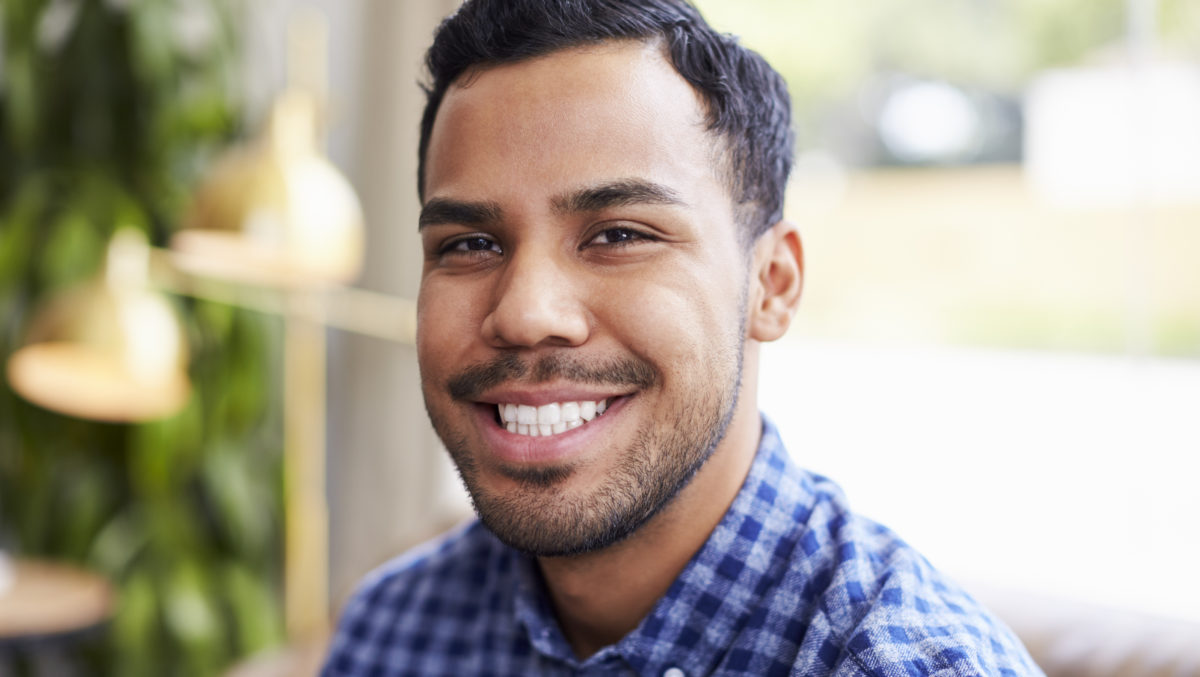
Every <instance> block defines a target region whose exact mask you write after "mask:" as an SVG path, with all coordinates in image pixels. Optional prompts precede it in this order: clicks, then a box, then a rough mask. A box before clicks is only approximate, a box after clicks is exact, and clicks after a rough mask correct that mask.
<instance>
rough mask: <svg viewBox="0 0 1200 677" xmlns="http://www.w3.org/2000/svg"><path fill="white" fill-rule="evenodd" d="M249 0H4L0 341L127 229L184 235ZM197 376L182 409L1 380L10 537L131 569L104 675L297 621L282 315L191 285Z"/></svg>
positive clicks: (177, 663) (109, 634)
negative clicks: (86, 405) (285, 522)
mask: <svg viewBox="0 0 1200 677" xmlns="http://www.w3.org/2000/svg"><path fill="white" fill-rule="evenodd" d="M231 1H232V0H187V1H183V0H139V1H136V2H135V1H133V0H105V1H100V0H4V3H3V5H2V7H0V10H2V11H0V30H2V31H3V32H2V39H0V43H2V45H3V50H2V52H0V69H2V70H0V318H2V320H0V321H2V322H3V324H2V325H0V358H3V359H5V360H6V359H7V357H8V355H9V354H11V352H12V351H13V350H14V349H15V348H16V347H17V345H18V344H19V342H20V340H21V337H22V335H23V333H24V331H25V330H26V328H27V327H28V323H29V320H30V319H31V315H32V313H33V312H34V309H35V307H36V304H37V302H38V300H39V299H41V298H44V297H45V295H46V294H47V293H49V292H51V291H53V290H56V289H60V288H62V287H64V286H68V285H72V284H75V283H78V282H80V281H82V280H84V279H86V278H88V277H89V276H91V275H94V274H95V273H96V272H97V270H98V268H99V265H100V262H101V257H102V254H103V251H104V246H105V243H106V242H107V241H108V239H109V237H110V235H111V234H112V233H113V231H114V230H115V228H116V227H117V226H132V227H135V228H138V229H141V230H142V231H144V232H145V233H146V234H147V236H148V238H149V239H150V241H151V242H152V243H154V244H157V245H160V246H161V245H164V244H165V243H166V241H167V239H168V238H169V237H170V235H171V233H172V231H173V230H174V228H175V227H176V224H177V223H178V222H179V217H180V214H181V211H182V209H184V208H185V206H186V202H187V197H188V189H189V186H190V185H192V183H193V182H194V181H195V179H196V178H197V175H198V173H199V171H200V169H201V168H202V167H203V166H204V165H205V163H206V161H207V160H208V159H210V158H211V157H212V156H213V154H214V153H216V152H217V151H219V150H220V149H221V147H222V146H223V145H224V144H226V143H228V142H229V140H230V139H231V137H232V136H233V135H234V134H235V133H236V132H237V131H238V129H237V127H238V119H239V118H238V110H237V109H238V103H237V100H236V97H235V96H233V92H234V91H235V86H234V84H235V78H236V75H237V72H238V71H237V60H238V55H239V49H238V34H237V30H236V27H235V21H234V14H235V9H236V8H235V7H234V6H232V5H231V4H230V2H231ZM176 303H177V305H178V309H179V310H180V313H181V315H182V316H183V317H185V318H186V322H187V332H188V339H189V342H190V344H191V348H192V364H191V378H192V380H193V384H194V386H195V393H194V395H193V398H192V400H191V402H190V403H189V405H188V407H187V408H186V409H185V410H184V411H183V412H182V413H180V414H178V415H177V416H174V417H172V418H171V419H169V420H164V421H159V422H154V423H150V424H144V425H136V426H129V425H114V424H102V423H93V422H88V421H81V420H76V419H71V418H67V417H64V416H60V415H58V414H55V413H52V412H49V411H46V410H43V409H39V408H37V407H35V406H33V405H31V404H29V403H27V402H25V401H23V400H21V399H20V398H18V397H17V396H15V395H14V394H13V392H12V391H11V390H10V389H9V387H8V384H7V382H4V383H3V384H2V385H0V545H3V546H5V547H8V548H12V549H14V550H15V551H17V552H18V553H21V554H23V555H26V556H40V557H52V558H57V559H64V560H70V561H74V562H78V563H81V564H83V565H85V566H87V567H90V568H92V569H95V570H97V571H99V572H101V573H103V574H105V575H107V576H109V577H111V578H112V579H113V580H114V581H115V582H116V583H117V585H118V587H119V591H120V602H119V605H118V609H117V612H116V615H115V617H114V619H113V622H112V623H111V624H110V626H109V627H108V628H107V631H106V632H104V633H101V635H100V636H99V637H98V638H97V640H96V642H95V646H91V647H87V648H86V651H87V655H85V656H82V657H81V658H80V660H83V661H84V662H85V663H86V665H87V666H88V668H87V673H88V674H99V675H121V676H123V677H124V676H130V677H136V676H138V675H154V676H155V677H160V676H169V675H213V674H217V673H219V672H220V671H221V670H222V669H223V668H224V667H226V666H227V665H228V664H229V663H230V662H231V661H232V660H234V659H235V658H237V657H240V656H243V655H245V654H247V653H250V652H252V651H255V650H258V649H262V648H264V647H267V646H270V645H273V644H276V643H278V642H279V641H280V640H281V637H282V621H281V604H280V600H279V592H278V591H279V581H278V578H279V572H280V570H281V567H280V560H281V542H280V541H281V533H282V529H281V526H280V523H281V519H282V518H281V511H282V507H281V505H282V500H281V483H280V453H279V452H280V439H279V438H280V432H279V431H280V426H279V425H278V422H279V411H278V407H277V402H276V398H274V397H272V392H273V391H272V389H271V388H272V385H273V384H275V383H278V382H279V379H278V376H279V374H278V370H279V366H278V363H277V360H276V359H275V358H274V357H273V356H274V354H275V353H276V352H277V351H273V350H271V347H272V346H275V345H277V344H278V339H279V328H278V326H277V323H275V322H274V321H272V320H269V319H268V318H263V317H261V316H257V315H254V314H250V313H246V312H243V311H236V310H234V309H231V308H228V307H224V306H219V305H213V304H209V303H202V302H197V301H191V300H180V299H177V300H176Z"/></svg>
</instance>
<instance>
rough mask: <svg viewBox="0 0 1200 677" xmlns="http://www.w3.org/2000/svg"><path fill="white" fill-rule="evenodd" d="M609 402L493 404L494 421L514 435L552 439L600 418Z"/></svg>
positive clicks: (607, 400) (606, 400)
mask: <svg viewBox="0 0 1200 677" xmlns="http://www.w3.org/2000/svg"><path fill="white" fill-rule="evenodd" d="M610 399H615V398H610ZM610 399H603V400H580V401H572V402H551V403H549V404H543V405H540V406H536V407H535V406H532V405H528V404H512V403H503V404H496V405H494V406H495V421H496V425H498V426H500V427H502V428H504V429H505V430H507V431H508V432H510V433H513V434H516V435H525V436H527V437H551V436H553V435H560V434H562V433H565V432H567V431H570V430H574V429H576V428H579V427H581V426H584V425H586V424H587V423H588V422H589V421H593V420H595V419H596V418H597V417H599V416H601V415H603V414H604V412H605V411H606V410H607V409H608V404H609V402H610Z"/></svg>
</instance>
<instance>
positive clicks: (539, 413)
mask: <svg viewBox="0 0 1200 677" xmlns="http://www.w3.org/2000/svg"><path fill="white" fill-rule="evenodd" d="M718 151H719V149H718V148H717V145H716V142H715V141H714V139H713V138H712V137H711V136H710V135H709V134H708V133H707V132H706V131H705V129H704V110H703V107H702V104H701V102H700V100H699V98H698V97H697V95H696V94H695V92H694V91H693V90H692V89H691V88H690V86H689V85H688V84H687V83H686V82H685V81H684V80H683V79H682V78H681V77H680V76H679V75H678V74H677V73H676V72H675V71H674V70H673V69H672V68H671V66H670V65H669V64H668V63H667V61H666V60H665V59H664V57H663V56H662V54H661V53H660V50H659V49H658V48H656V47H653V46H647V45H644V44H640V43H611V44H605V45H601V46H596V47H589V48H586V49H583V48H581V49H573V50H565V51H561V52H556V53H553V54H551V55H548V56H545V57H541V58H537V59H533V60H528V61H523V62H520V63H517V64H511V65H505V66H499V67H493V68H488V69H484V70H482V71H480V72H479V73H475V74H468V76H464V78H462V79H460V81H459V82H458V83H456V85H454V86H452V87H451V88H450V89H449V91H448V92H447V94H446V97H445V99H444V100H443V102H442V104H441V109H440V111H439V112H438V116H437V121H436V123H435V125H434V128H433V132H432V135H431V138H430V144H429V150H428V156H427V174H426V203H425V206H424V210H423V212H422V219H421V238H422V243H423V247H424V253H425V264H424V270H423V273H422V281H421V291H420V296H419V299H418V321H419V324H418V340H417V343H418V345H417V349H418V359H419V362H420V367H421V380H422V387H423V391H424V396H425V403H426V407H427V408H428V410H429V415H430V418H431V420H432V421H433V425H434V427H435V429H436V430H437V432H438V434H439V436H440V437H441V438H442V440H443V442H444V443H445V444H446V447H447V448H448V450H449V451H450V454H451V456H452V457H453V459H454V461H455V463H456V464H457V465H458V468H459V472H460V474H461V475H462V477H463V479H464V482H465V483H466V485H467V488H468V490H469V492H470V494H471V496H472V499H473V501H474V502H475V506H476V509H477V510H478V511H479V513H480V516H481V518H482V519H483V520H484V522H485V523H486V524H487V525H488V526H489V527H490V528H491V529H492V530H493V531H494V532H496V534H497V535H498V536H500V538H501V539H503V540H505V541H506V542H508V543H509V544H511V545H513V546H515V547H517V548H520V549H522V550H525V551H528V552H532V553H535V554H539V555H565V554H574V553H579V552H586V551H591V550H595V549H598V548H603V547H606V546H608V545H610V544H611V543H613V542H615V541H617V540H620V539H621V538H624V537H625V536H627V535H629V533H631V532H632V531H633V530H635V529H636V528H637V527H638V526H640V525H641V524H642V523H644V522H645V520H647V519H649V518H650V517H651V516H653V515H654V514H655V513H656V512H657V511H658V510H659V509H660V508H662V507H663V506H664V505H665V504H666V503H668V502H669V501H670V499H671V498H672V497H673V496H674V495H675V494H676V493H677V492H678V491H679V490H680V489H681V488H682V487H683V486H684V485H686V484H687V482H688V481H689V479H690V478H691V477H692V475H693V474H694V473H695V471H696V470H697V469H698V468H699V467H700V465H701V464H703V462H704V461H705V459H707V458H708V456H709V455H710V454H711V453H712V451H713V449H714V448H715V447H716V445H717V443H718V442H719V441H720V439H721V437H722V436H723V434H724V431H725V426H726V425H727V424H728V422H729V419H730V417H731V415H732V412H733V410H734V407H735V404H736V402H737V396H738V389H739V386H740V383H739V381H740V373H741V363H742V357H743V348H744V337H745V317H744V315H745V312H744V311H745V308H744V306H745V290H746V283H747V274H748V265H749V264H748V259H747V256H746V254H745V253H744V252H743V249H742V247H741V246H740V245H739V239H738V237H737V231H736V228H737V226H736V224H735V223H734V215H733V208H732V203H731V201H730V196H729V190H728V187H727V186H726V185H725V183H724V181H723V180H722V178H721V176H720V173H721V172H720V170H719V165H718V164H717V163H718V162H719V160H718V159H717V158H719V155H720V154H719V152H718ZM593 409H595V410H596V411H597V412H598V411H601V410H602V411H603V413H597V414H593V411H592V410H593ZM506 418H507V419H513V418H515V419H516V420H515V421H510V420H506ZM531 421H532V423H530V422H531Z"/></svg>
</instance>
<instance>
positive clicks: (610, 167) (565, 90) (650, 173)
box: [426, 42, 728, 200]
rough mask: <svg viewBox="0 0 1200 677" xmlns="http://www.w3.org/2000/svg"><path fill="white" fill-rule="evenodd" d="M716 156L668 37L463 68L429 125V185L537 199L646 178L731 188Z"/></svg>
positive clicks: (468, 194) (462, 193)
mask: <svg viewBox="0 0 1200 677" xmlns="http://www.w3.org/2000/svg"><path fill="white" fill-rule="evenodd" d="M716 157H717V153H716V152H715V142H714V139H713V136H712V135H711V134H710V133H709V132H708V131H707V130H706V128H705V114H704V106H703V102H702V100H701V99H700V97H699V95H698V94H697V93H696V92H695V90H694V89H693V88H692V87H691V86H690V85H689V84H688V83H687V82H686V81H685V80H684V79H683V78H682V77H681V76H680V75H679V74H678V73H677V72H675V70H674V68H672V66H671V65H670V63H669V62H668V61H667V60H666V58H665V57H664V55H663V52H662V49H661V47H659V46H658V45H656V44H652V43H642V42H610V43H603V44H600V45H594V46H587V47H580V48H572V49H568V50H562V51H559V52H553V53H551V54H549V55H545V56H541V57H537V58H534V59H528V60H525V61H521V62H517V63H514V64H505V65H501V66H492V67H488V68H484V69H481V70H478V71H476V72H474V73H469V74H467V75H465V76H464V77H463V78H460V80H459V81H458V82H456V83H455V84H454V85H452V86H451V87H450V88H449V90H447V92H446V96H445V98H444V99H443V101H442V104H441V107H440V109H439V111H438V114H437V119H436V120H435V123H434V126H433V130H432V133H431V135H430V142H429V148H428V152H427V158H426V160H427V169H426V197H427V198H430V197H439V196H441V197H458V198H477V199H485V198H486V199H492V200H501V199H503V198H504V197H505V196H510V197H511V196H513V195H516V194H519V195H521V196H522V197H524V198H526V199H528V198H533V197H536V196H537V195H540V194H542V193H545V194H546V195H551V194H562V193H563V192H569V191H570V190H573V189H575V188H577V187H578V186H580V185H589V184H595V183H602V182H605V181H611V180H613V179H614V178H620V179H629V178H639V179H645V180H648V181H653V182H656V183H661V184H664V185H669V186H672V187H673V188H676V189H677V190H681V191H686V190H687V189H688V188H689V187H690V188H700V187H701V185H702V184H703V189H704V190H709V191H712V190H716V191H717V192H718V193H720V194H722V195H724V196H725V197H726V199H727V198H728V191H727V190H726V189H725V187H724V186H723V185H721V182H720V181H719V177H718V173H719V172H718V171H717V169H716V163H717V160H716ZM514 191H516V192H515V193H514Z"/></svg>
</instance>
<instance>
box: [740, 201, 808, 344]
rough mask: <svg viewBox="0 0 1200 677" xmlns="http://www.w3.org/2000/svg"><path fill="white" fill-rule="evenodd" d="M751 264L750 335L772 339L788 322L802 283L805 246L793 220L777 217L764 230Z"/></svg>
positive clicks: (777, 335) (754, 337)
mask: <svg viewBox="0 0 1200 677" xmlns="http://www.w3.org/2000/svg"><path fill="white" fill-rule="evenodd" d="M753 266H754V268H753V274H754V278H753V279H752V280H751V284H752V285H753V288H754V292H753V293H752V294H751V295H750V303H751V307H750V308H749V309H748V310H749V313H750V317H749V318H748V319H749V325H750V326H749V336H750V338H752V339H755V340H756V341H774V340H775V339H778V338H779V337H781V336H783V335H784V333H785V332H787V329H788V326H790V325H791V323H792V316H793V315H795V314H796V309H797V308H798V307H799V305H800V292H801V290H802V289H803V287H804V248H803V246H802V245H801V242H800V230H799V228H797V227H796V224H794V223H792V222H790V221H780V222H779V223H776V224H775V225H774V226H772V227H771V229H770V230H768V231H767V232H766V233H763V235H762V236H761V237H760V238H759V240H758V243H756V244H755V247H754V263H753Z"/></svg>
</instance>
